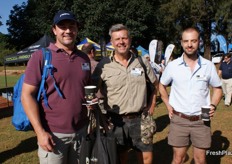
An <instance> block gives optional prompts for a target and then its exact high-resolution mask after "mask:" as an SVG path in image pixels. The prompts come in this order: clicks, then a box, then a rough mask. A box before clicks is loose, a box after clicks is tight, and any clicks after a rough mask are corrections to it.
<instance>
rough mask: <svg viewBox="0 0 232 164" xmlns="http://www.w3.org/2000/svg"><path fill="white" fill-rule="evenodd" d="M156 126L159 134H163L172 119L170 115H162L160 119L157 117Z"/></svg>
mask: <svg viewBox="0 0 232 164" xmlns="http://www.w3.org/2000/svg"><path fill="white" fill-rule="evenodd" d="M155 122H156V126H157V130H156V131H157V132H162V131H163V130H164V129H165V128H166V127H167V126H168V125H169V123H170V119H169V117H168V115H162V116H160V117H157V118H156V119H155Z"/></svg>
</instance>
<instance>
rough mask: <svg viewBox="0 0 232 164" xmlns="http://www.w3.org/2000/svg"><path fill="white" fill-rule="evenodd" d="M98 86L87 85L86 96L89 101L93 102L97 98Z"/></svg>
mask: <svg viewBox="0 0 232 164" xmlns="http://www.w3.org/2000/svg"><path fill="white" fill-rule="evenodd" d="M96 88H97V87H96V86H94V85H88V86H85V98H86V102H87V103H91V102H92V100H93V99H94V98H95V93H96Z"/></svg>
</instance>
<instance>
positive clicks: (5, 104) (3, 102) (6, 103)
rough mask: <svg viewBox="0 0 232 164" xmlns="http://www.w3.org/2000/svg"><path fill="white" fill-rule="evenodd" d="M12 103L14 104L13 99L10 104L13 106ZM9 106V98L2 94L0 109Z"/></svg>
mask: <svg viewBox="0 0 232 164" xmlns="http://www.w3.org/2000/svg"><path fill="white" fill-rule="evenodd" d="M12 105H13V103H12V101H9V106H12ZM7 107H8V102H7V99H6V98H3V97H2V96H0V109H1V108H7Z"/></svg>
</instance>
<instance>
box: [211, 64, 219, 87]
mask: <svg viewBox="0 0 232 164" xmlns="http://www.w3.org/2000/svg"><path fill="white" fill-rule="evenodd" d="M211 65H212V66H211V67H212V69H211V76H210V77H211V78H210V81H209V84H210V85H211V86H212V87H220V86H221V85H222V83H221V79H220V77H219V76H218V74H217V70H216V67H215V65H214V64H213V63H211Z"/></svg>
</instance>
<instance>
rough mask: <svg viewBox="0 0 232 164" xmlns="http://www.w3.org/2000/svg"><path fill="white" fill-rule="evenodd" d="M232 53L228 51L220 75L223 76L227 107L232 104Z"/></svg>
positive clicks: (220, 68) (219, 71)
mask: <svg viewBox="0 0 232 164" xmlns="http://www.w3.org/2000/svg"><path fill="white" fill-rule="evenodd" d="M231 54H232V53H227V54H225V56H224V59H223V61H222V63H221V65H220V67H219V70H218V75H219V76H220V77H221V81H222V90H223V93H224V96H225V107H229V106H230V105H231V98H232V60H231Z"/></svg>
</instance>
